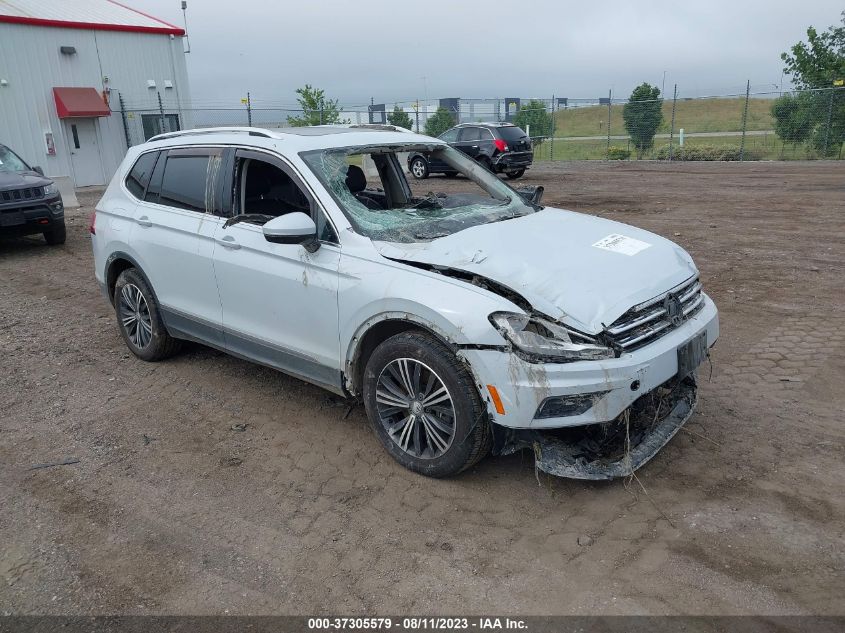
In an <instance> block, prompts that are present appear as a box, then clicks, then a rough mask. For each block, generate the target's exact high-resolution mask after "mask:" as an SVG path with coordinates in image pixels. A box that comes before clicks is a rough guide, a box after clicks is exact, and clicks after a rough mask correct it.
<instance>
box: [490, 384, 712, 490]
mask: <svg viewBox="0 0 845 633" xmlns="http://www.w3.org/2000/svg"><path fill="white" fill-rule="evenodd" d="M697 391H698V388H697V385H696V380H695V377H694V375H690V376H687V377H686V378H683V379H681V380H678V379H672V380H670V381H668V382H666V383H665V384H663V385H661V386H659V387H658V388H657V389H655V390H653V391H651V392H650V393H647V394H644V395H642V396H640V398H638V399H637V400H636V401H635V402H634V403H633V404H632V405H631V406H630V407H629V408H628V409H626V410H625V411H623V412H622V413H621V414H620V415H619V417H617V418H616V419H615V420H613V421H612V422H606V423H603V424H591V425H588V426H580V427H568V428H561V429H555V430H547V431H539V430H530V429H507V428H504V427H498V428H497V429H496V430H495V432H494V433H495V436H496V446H494V452H495V453H498V454H500V455H509V454H512V453H515V452H517V451H520V450H523V449H526V448H528V449H531V450H533V452H534V457H535V460H536V466H537V468H538V469H539V470H542V471H543V472H546V473H549V474H550V475H556V476H558V477H567V478H570V479H593V480H606V479H615V478H617V477H626V476H628V475H631V474H632V473H633V472H634V471H635V470H637V469H638V468H640V467H641V466H643V465H645V464H646V463H647V462H648V461H649V460H651V458H652V457H654V456H655V455H656V454H657V453H658V451H660V449H661V448H663V447H664V446H665V445H666V444H667V443H668V442H669V440H671V439H672V438H673V437H674V436H675V434H676V433H677V432H678V431H680V430H681V428H682V427H683V426H684V424H685V423H686V421H687V420H689V418H690V416H691V415H692V413H693V411H694V410H695V405H696V401H697ZM494 427H495V425H494Z"/></svg>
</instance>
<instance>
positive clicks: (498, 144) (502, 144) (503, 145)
mask: <svg viewBox="0 0 845 633" xmlns="http://www.w3.org/2000/svg"><path fill="white" fill-rule="evenodd" d="M493 142H494V143H495V144H496V149H497V150H499V151H500V152H506V151H508V144H507V143H505V142H504V141H503V140H502V139H500V138H497V139H496V140H494V141H493Z"/></svg>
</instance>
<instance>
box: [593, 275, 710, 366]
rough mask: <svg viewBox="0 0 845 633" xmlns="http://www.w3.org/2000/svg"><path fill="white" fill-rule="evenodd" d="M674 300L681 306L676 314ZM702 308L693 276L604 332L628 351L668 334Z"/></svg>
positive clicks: (646, 303)
mask: <svg viewBox="0 0 845 633" xmlns="http://www.w3.org/2000/svg"><path fill="white" fill-rule="evenodd" d="M675 298H677V300H678V302H679V303H680V309H679V310H677V311H676V312H675V310H676V309H677V307H678V303H676V302H675V301H674V299H675ZM702 307H704V297H703V296H702V294H701V282H699V280H698V277H692V278H691V279H688V280H687V281H685V282H684V283H682V284H681V285H680V286H676V287H674V288H672V289H671V290H670V291H668V292H664V293H663V294H661V295H660V296H658V297H655V298H654V299H650V300H648V301H646V302H644V303H640V304H639V305H635V306H634V307H633V308H631V309H630V310H628V311H627V312H626V313H625V314H623V315H622V316H621V317H619V318H618V319H616V321H614V322H613V323H612V324H611V325H610V327H609V328H607V330H605V331H606V333H607V334H608V335H610V338H611V339H612V340H613V342H614V343H616V344H617V345H619V346H620V347H621V348H622V349H624V350H625V351H631V350H634V349H637V348H639V347H642V346H644V345H648V344H649V343H651V342H652V341H655V340H657V339H658V338H660V337H661V336H663V335H664V334H668V333H669V332H671V331H672V330H674V329H675V328H676V327H678V326H679V325H681V323H683V322H684V321H686V320H687V319H689V318H690V317H692V316H693V315H694V314H695V313H696V312H698V311H699V310H700V309H701V308H702ZM673 312H674V313H673Z"/></svg>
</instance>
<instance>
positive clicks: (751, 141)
mask: <svg viewBox="0 0 845 633" xmlns="http://www.w3.org/2000/svg"><path fill="white" fill-rule="evenodd" d="M741 143H742V137H740V136H705V137H691V138H690V137H686V138H685V139H684V146H686V147H730V148H739V147H740V144H741ZM668 145H669V139H668V138H656V139H654V149H653V150H652V151H651V152H649V153H647V154H646V155H645V156H644V157H643V158H646V159H653V158H655V154H656V153H657V152H658V151H659V150H660V149H661V148H663V147H668ZM610 146H611V148H614V147H617V148H620V149H629V150H631V156H632V157H633V158H636V152H635V151H633V150H634V148H633V147H632V146H630V145H629V143H628V142H627V141H625V140H618V139H611V141H610ZM673 146H674V147H676V148H677V147H678V137H677V136H675V139H674V141H673ZM745 149H746V152H747V155H748V156H749V157H752V158H753V159H755V160H812V159H816V158H820V156H818V154H817V153H816V152H814V151H813V150H812V149H811V148H808V147H807V146H806V145H797V146H795V145H792V144H789V143H786V144H784V143H783V142H781V140H780V139H779V138H778V137H777V135H776V134H775V133H774V132H770V133H768V134H760V135H754V136H751V135H748V136H746V137H745ZM551 150H552V141H551V140H547V141H544V142H543V143H541V144H540V145H539V146H537V147H535V148H534V160H536V161H547V160H550V159H551V158H552V152H551ZM606 151H607V141H606V140H603V139H602V140H598V139H590V140H566V139H561V138H557V139H555V140H554V160H603V159H604V158H605V154H606ZM840 158H841V156H840Z"/></svg>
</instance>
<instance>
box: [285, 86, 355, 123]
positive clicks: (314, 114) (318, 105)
mask: <svg viewBox="0 0 845 633" xmlns="http://www.w3.org/2000/svg"><path fill="white" fill-rule="evenodd" d="M296 94H297V95H299V96H298V97H297V98H296V100H297V101H298V102H299V107H300V108H301V109H302V116H289V117H288V124H289V125H291V126H293V127H305V126H308V125H328V124H331V123H349V121H348V120H342V119H341V118H340V113H341V112H343V109H342V108H341V107H340V106H339V105H338V101H337V99H327V98H326V94H325V91H323V90H320V89H319V88H314V87H313V86H311V85H310V84H305V86H304V87H303V88H297V89H296Z"/></svg>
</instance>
